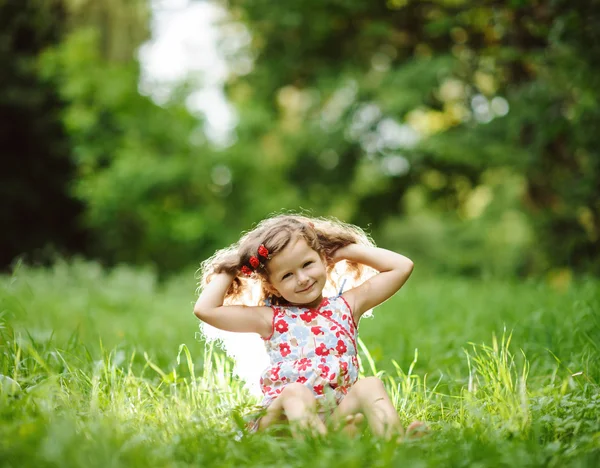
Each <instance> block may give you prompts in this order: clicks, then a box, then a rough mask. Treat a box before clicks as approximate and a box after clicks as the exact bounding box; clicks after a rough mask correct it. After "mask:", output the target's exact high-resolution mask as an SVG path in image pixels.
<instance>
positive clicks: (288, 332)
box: [260, 295, 359, 409]
mask: <svg viewBox="0 0 600 468" xmlns="http://www.w3.org/2000/svg"><path fill="white" fill-rule="evenodd" d="M272 308H273V311H274V316H273V333H272V334H271V336H270V337H269V338H266V339H265V340H264V341H265V346H266V349H267V353H268V354H269V358H270V361H271V362H270V365H269V367H268V368H267V369H266V370H265V371H264V372H263V374H262V377H261V379H260V386H261V389H262V392H263V395H264V397H263V401H262V406H263V407H266V406H268V405H269V404H270V403H271V402H272V401H273V400H274V399H275V398H276V397H277V396H278V395H279V394H280V393H281V391H282V390H283V389H284V387H285V386H286V385H287V384H289V383H293V382H298V383H302V384H304V385H306V386H307V387H308V388H309V389H310V390H312V392H313V393H314V394H315V396H316V397H317V401H318V402H320V403H321V404H320V408H321V409H323V407H324V406H325V402H326V401H331V402H332V403H333V404H334V405H337V404H339V403H340V402H341V401H342V399H343V398H344V395H346V393H348V390H349V388H350V387H351V386H352V385H353V384H354V383H355V382H356V380H357V379H358V370H359V369H358V358H357V349H356V337H357V331H356V324H355V323H354V319H353V317H352V310H351V309H350V306H349V305H348V303H347V302H346V300H345V299H344V298H343V297H342V296H341V295H338V296H336V297H332V298H324V299H323V300H322V301H321V304H320V305H319V307H318V308H316V309H309V308H306V307H292V306H286V307H280V306H272ZM326 396H329V397H330V398H326Z"/></svg>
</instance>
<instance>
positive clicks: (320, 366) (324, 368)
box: [317, 364, 329, 379]
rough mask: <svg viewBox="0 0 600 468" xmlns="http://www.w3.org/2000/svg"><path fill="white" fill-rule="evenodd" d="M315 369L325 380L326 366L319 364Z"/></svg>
mask: <svg viewBox="0 0 600 468" xmlns="http://www.w3.org/2000/svg"><path fill="white" fill-rule="evenodd" d="M317 367H318V368H319V369H321V377H323V378H324V379H326V378H327V373H328V372H329V366H326V365H325V364H319V365H318V366H317Z"/></svg>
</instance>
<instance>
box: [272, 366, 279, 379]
mask: <svg viewBox="0 0 600 468" xmlns="http://www.w3.org/2000/svg"><path fill="white" fill-rule="evenodd" d="M280 370H281V368H279V367H275V368H274V369H271V380H272V381H276V380H279V371H280Z"/></svg>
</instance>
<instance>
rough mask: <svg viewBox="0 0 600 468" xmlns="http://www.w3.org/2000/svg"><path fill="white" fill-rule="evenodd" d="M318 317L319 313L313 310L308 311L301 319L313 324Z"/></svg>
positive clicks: (301, 315)
mask: <svg viewBox="0 0 600 468" xmlns="http://www.w3.org/2000/svg"><path fill="white" fill-rule="evenodd" d="M316 317H317V313H316V312H314V311H312V310H307V311H306V312H304V313H302V314H300V318H301V319H302V320H304V321H305V322H306V323H309V322H312V321H313V320H314V319H315V318H316Z"/></svg>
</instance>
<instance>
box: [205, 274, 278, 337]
mask: <svg viewBox="0 0 600 468" xmlns="http://www.w3.org/2000/svg"><path fill="white" fill-rule="evenodd" d="M232 281H233V276H231V275H228V274H227V273H219V274H216V275H214V276H213V278H212V280H211V282H210V283H208V285H206V286H205V288H204V290H203V291H202V293H201V294H200V297H198V300H197V301H196V305H195V306H194V315H195V316H196V317H198V318H199V319H200V320H202V321H203V322H206V323H208V324H209V325H212V326H213V327H215V328H219V329H221V330H226V331H232V332H247V333H258V334H259V335H261V336H263V337H265V338H266V337H268V336H269V335H270V334H271V331H272V326H273V325H272V322H273V311H272V310H271V308H270V307H260V306H257V307H249V306H243V305H231V306H224V305H223V300H224V298H225V293H226V292H227V290H228V289H229V286H231V283H232Z"/></svg>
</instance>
